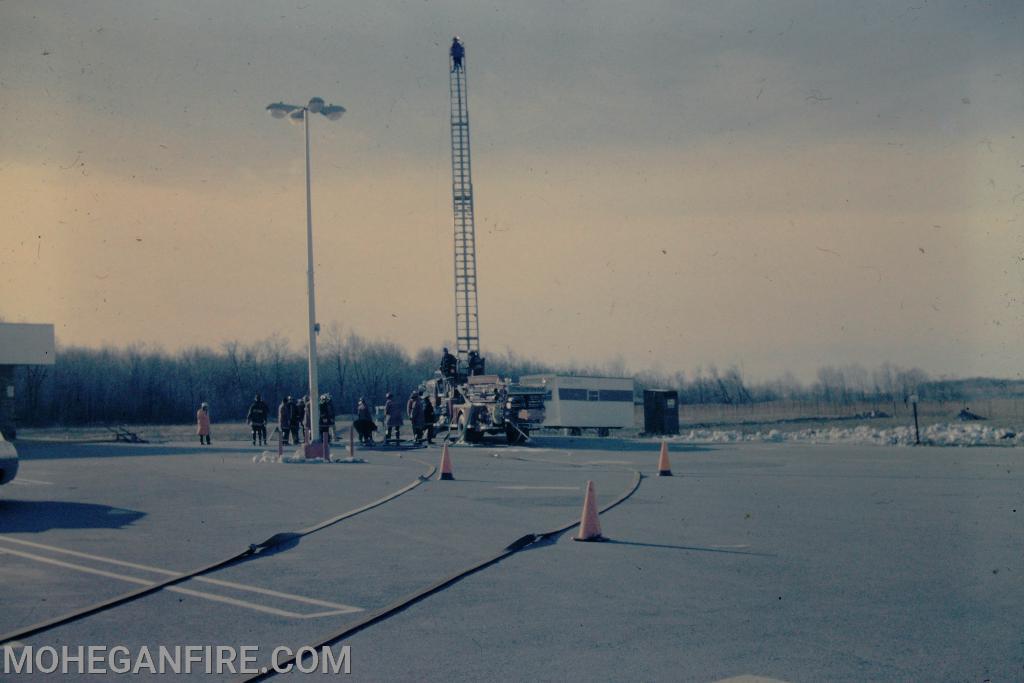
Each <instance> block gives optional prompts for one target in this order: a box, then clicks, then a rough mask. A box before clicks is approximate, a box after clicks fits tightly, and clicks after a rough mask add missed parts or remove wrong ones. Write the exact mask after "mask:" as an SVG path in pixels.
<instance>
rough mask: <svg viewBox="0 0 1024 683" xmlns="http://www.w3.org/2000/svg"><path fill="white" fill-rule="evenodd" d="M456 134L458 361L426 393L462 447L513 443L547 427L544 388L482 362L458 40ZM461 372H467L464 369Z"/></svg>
mask: <svg viewBox="0 0 1024 683" xmlns="http://www.w3.org/2000/svg"><path fill="white" fill-rule="evenodd" d="M448 67H449V74H448V76H449V80H448V88H449V95H450V97H451V119H450V122H451V134H452V215H453V216H454V219H455V339H456V351H457V358H458V361H457V362H456V363H455V364H454V365H455V367H453V368H450V369H449V371H448V372H447V373H446V372H444V371H439V372H437V373H436V377H435V378H434V379H431V380H428V381H426V382H425V383H424V385H423V389H424V390H425V392H426V393H427V395H428V396H429V397H431V398H432V401H433V403H434V405H435V406H437V407H438V411H437V412H438V415H439V417H440V424H441V426H442V427H443V426H445V425H447V427H448V435H447V437H446V438H451V437H452V435H453V433H454V436H455V437H456V438H458V439H459V440H460V441H464V442H468V443H476V442H478V441H480V440H481V439H482V438H483V437H484V436H485V435H488V434H490V435H495V434H503V435H504V436H505V437H506V438H507V439H508V441H509V443H519V442H521V441H525V440H528V439H529V433H530V429H531V428H535V427H537V426H539V425H540V424H541V423H542V422H543V421H544V396H545V389H544V388H543V387H525V386H521V385H519V384H518V383H515V382H512V381H511V380H509V379H502V378H501V377H498V376H497V375H487V374H485V370H484V359H483V358H482V357H481V356H480V319H479V315H478V307H477V296H476V288H477V277H476V226H475V224H474V221H473V218H474V217H473V166H472V163H471V161H470V150H469V103H468V97H467V88H466V49H465V46H464V45H463V44H462V40H461V39H460V38H459V37H458V36H455V38H454V39H453V40H452V45H451V48H450V49H449V51H448ZM460 366H461V367H460Z"/></svg>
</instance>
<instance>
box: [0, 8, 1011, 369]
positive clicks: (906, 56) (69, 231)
mask: <svg viewBox="0 0 1024 683" xmlns="http://www.w3.org/2000/svg"><path fill="white" fill-rule="evenodd" d="M455 34H458V35H460V36H461V37H462V38H463V40H464V42H465V45H466V51H467V69H468V83H469V108H470V120H471V135H472V150H473V182H474V189H475V199H476V215H477V249H478V269H479V302H480V332H481V341H482V346H483V348H484V350H485V351H487V350H491V351H492V352H505V351H512V352H514V353H515V354H516V355H518V356H523V357H529V358H535V359H538V360H542V361H547V362H549V363H555V364H568V363H573V364H578V365H584V364H594V365H601V364H603V363H607V362H610V361H613V360H622V361H624V362H625V364H626V366H627V368H628V369H629V370H630V371H632V372H639V371H644V370H656V371H667V372H674V371H676V370H684V371H686V372H692V371H693V370H694V369H695V368H698V367H703V368H708V367H710V366H711V365H716V366H718V367H719V368H724V367H728V366H731V365H736V366H738V367H739V368H741V369H742V371H743V372H744V374H745V375H746V376H748V377H750V378H753V379H769V378H775V377H779V376H781V375H782V374H783V373H784V372H787V371H788V372H793V373H794V374H795V375H796V376H797V377H798V378H802V379H808V378H813V376H814V373H815V371H816V370H817V368H818V367H820V366H823V365H845V364H851V363H860V364H863V365H865V366H868V367H874V366H877V365H880V364H881V363H883V362H886V361H889V362H893V363H896V364H898V365H903V366H918V367H921V368H924V369H925V370H926V371H928V372H930V373H932V374H934V375H937V376H960V377H966V376H975V375H988V376H998V377H1013V378H1020V377H1022V376H1024V374H1022V369H1024V364H1022V360H1024V358H1022V351H1024V347H1022V344H1021V342H1022V340H1024V308H1022V296H1024V130H1022V126H1021V123H1022V122H1024V40H1022V39H1021V36H1022V35H1024V5H1022V4H1021V3H1019V2H1015V1H1009V0H1007V1H1002V2H999V1H994V2H981V1H977V0H966V1H963V0H962V1H961V2H930V1H928V0H910V1H908V2H905V3H900V2H890V1H885V2H868V1H865V2H858V3H847V2H818V1H812V0H807V1H797V0H794V1H791V2H785V1H778V2H762V1H759V0H748V1H739V0H737V1H734V2H719V1H717V0H711V1H706V2H696V1H675V2H657V1H652V2H639V3H622V2H613V1H610V0H587V1H585V2H584V1H579V2H575V1H573V2H523V3H508V2H486V1H485V2H480V1H475V2H466V1H462V0H443V1H438V0H415V1H413V0H409V1H407V2H384V3H354V2H353V3H338V2H327V1H323V0H298V1H296V2H264V1H262V0H219V1H218V2H215V3H211V2H199V1H186V0H178V1H177V2H173V3H168V2H162V1H161V2H157V1H155V0H135V1H134V2H130V3H125V2H106V1H103V0H65V1H61V0H49V1H47V2H33V1H29V0H0V120H2V122H3V125H2V126H0V188H2V190H0V219H2V223H0V225H2V226H3V227H2V238H0V317H2V318H3V319H5V320H7V321H12V322H52V323H54V324H55V326H56V333H57V338H58V342H59V343H61V344H65V345H84V346H100V345H103V344H113V345H126V344H129V343H136V342H141V343H145V344H150V345H157V346H160V347H162V348H164V349H167V350H169V351H177V350H180V349H183V348H187V347H191V346H208V347H218V346H219V345H221V344H222V343H224V342H226V341H231V340H237V341H240V342H243V343H248V342H254V341H257V340H260V339H264V338H266V337H269V336H271V335H274V334H278V335H282V336H284V337H286V338H288V339H290V340H291V341H292V343H293V345H294V346H295V348H304V341H305V338H306V319H307V311H306V290H305V286H306V285H305V282H306V240H305V218H306V216H305V185H304V178H305V176H304V172H305V165H304V148H303V135H302V128H301V127H298V126H290V125H288V124H287V123H286V122H283V121H281V120H277V119H273V118H272V117H270V116H269V115H267V113H266V111H265V110H264V107H265V106H266V105H267V104H269V103H271V102H276V101H279V100H283V101H285V102H291V103H299V104H301V103H304V102H306V101H307V100H308V99H309V98H310V97H312V96H320V97H323V98H324V99H325V100H327V101H328V102H333V103H337V104H341V105H343V106H345V107H346V108H347V110H348V112H347V113H346V114H345V116H344V117H343V118H342V119H341V120H339V121H336V122H331V121H328V120H327V119H325V118H323V117H316V118H314V119H313V120H312V121H311V133H310V134H311V145H312V152H311V154H312V160H311V164H312V206H313V231H314V251H315V264H316V265H315V272H316V292H317V312H318V316H317V317H318V319H319V320H320V322H321V323H322V324H323V325H324V326H325V327H327V326H328V325H331V324H332V323H333V324H336V325H340V327H341V329H342V330H343V331H345V332H356V333H358V334H360V335H362V336H365V337H369V338H374V339H382V340H389V341H394V342H396V343H398V344H400V345H401V346H403V347H404V348H406V349H408V350H409V351H410V352H413V351H415V350H417V349H419V348H423V347H436V348H438V349H439V348H440V347H441V346H442V345H443V344H446V343H448V344H451V343H452V342H453V337H454V313H453V306H454V295H453V265H452V249H453V247H452V215H451V177H450V149H449V129H448V57H447V48H448V45H449V43H450V41H451V37H452V36H453V35H455Z"/></svg>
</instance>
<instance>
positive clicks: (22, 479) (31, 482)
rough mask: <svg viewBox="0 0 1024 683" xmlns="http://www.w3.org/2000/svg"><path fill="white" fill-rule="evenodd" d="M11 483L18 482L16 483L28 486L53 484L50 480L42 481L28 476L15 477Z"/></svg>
mask: <svg viewBox="0 0 1024 683" xmlns="http://www.w3.org/2000/svg"><path fill="white" fill-rule="evenodd" d="M11 483H12V484H18V485H25V484H28V485H29V486H53V482H52V481H42V480H40V479H29V478H28V477H15V478H14V481H12V482H11Z"/></svg>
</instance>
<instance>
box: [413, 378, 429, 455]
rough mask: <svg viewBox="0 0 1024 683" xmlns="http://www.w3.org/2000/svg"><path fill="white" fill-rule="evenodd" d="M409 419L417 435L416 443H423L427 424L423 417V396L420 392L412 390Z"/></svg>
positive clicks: (414, 433)
mask: <svg viewBox="0 0 1024 683" xmlns="http://www.w3.org/2000/svg"><path fill="white" fill-rule="evenodd" d="M409 421H410V422H412V433H413V435H414V436H415V437H416V443H417V444H421V443H423V429H424V428H425V427H426V426H427V425H426V422H425V421H424V419H423V398H422V397H421V396H420V392H418V391H414V392H412V396H411V397H410V398H409Z"/></svg>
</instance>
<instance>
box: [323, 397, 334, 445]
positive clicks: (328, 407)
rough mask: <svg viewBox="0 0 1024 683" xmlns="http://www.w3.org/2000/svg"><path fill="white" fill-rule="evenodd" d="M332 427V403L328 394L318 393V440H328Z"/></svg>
mask: <svg viewBox="0 0 1024 683" xmlns="http://www.w3.org/2000/svg"><path fill="white" fill-rule="evenodd" d="M332 429H334V405H333V404H332V403H331V395H330V394H321V395H320V440H321V441H327V442H330V440H331V430H332Z"/></svg>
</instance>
